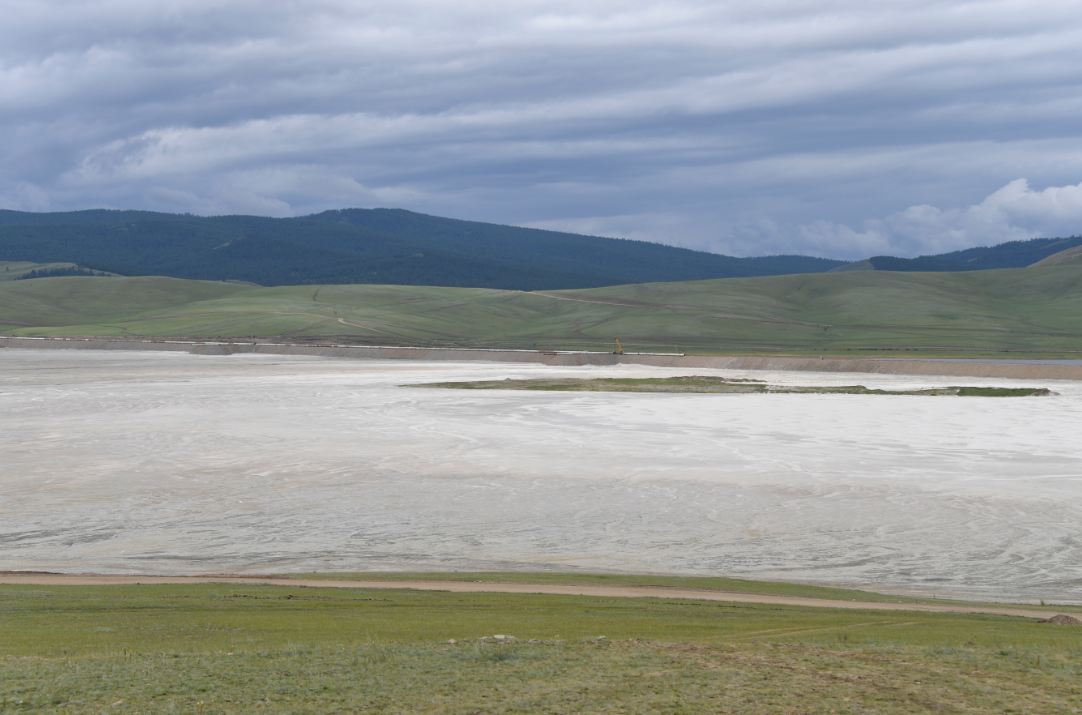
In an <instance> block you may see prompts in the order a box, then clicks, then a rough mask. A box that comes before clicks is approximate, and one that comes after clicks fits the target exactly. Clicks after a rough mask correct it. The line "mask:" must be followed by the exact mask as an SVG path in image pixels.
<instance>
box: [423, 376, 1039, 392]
mask: <svg viewBox="0 0 1082 715" xmlns="http://www.w3.org/2000/svg"><path fill="white" fill-rule="evenodd" d="M406 387H436V388H447V389H454V390H540V391H545V392H668V393H673V392H675V393H702V394H742V393H749V394H750V393H757V394H762V393H770V394H817V395H918V396H925V397H929V396H932V397H938V396H953V397H1040V396H1045V395H1051V394H1052V391H1051V390H1049V389H1047V388H1044V387H975V386H959V385H951V386H944V387H926V388H921V389H916V390H883V389H878V388H871V387H865V386H864V385H771V384H768V383H766V382H764V381H761V380H749V379H743V378H732V377H714V376H707V375H688V376H681V377H642V378H626V377H598V378H542V379H532V380H531V379H525V380H514V379H511V378H508V379H505V380H475V381H467V382H430V383H424V384H420V385H407V386H406Z"/></svg>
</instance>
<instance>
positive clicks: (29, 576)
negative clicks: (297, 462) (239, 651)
mask: <svg viewBox="0 0 1082 715" xmlns="http://www.w3.org/2000/svg"><path fill="white" fill-rule="evenodd" d="M196 583H235V584H244V585H261V586H293V587H301V588H368V589H409V590H416V591H447V592H450V593H533V594H550V595H557V596H595V597H599V598H670V599H689V600H696V601H721V602H725V603H756V604H766V605H776V606H801V607H810V608H845V609H850V610H864V611H919V612H923V613H981V614H988V615H996V616H1018V617H1021V618H1047V617H1049V616H1051V615H1053V613H1056V612H1062V613H1069V614H1073V615H1076V616H1082V611H1079V609H1066V610H1064V609H1057V610H1056V611H1048V610H1037V609H1032V608H1025V607H1015V606H971V605H966V604H951V603H934V604H933V603H927V604H926V603H882V602H875V601H843V600H836V599H825V598H808V597H802V596H768V595H762V594H754V593H739V592H734V591H708V590H699V589H690V588H670V587H663V586H586V585H582V586H577V585H570V584H525V583H481V582H473V581H365V580H361V579H351V580H335V579H304V578H284V577H280V576H106V575H96V574H85V575H84V574H70V575H69V574H52V573H6V574H0V585H15V584H23V585H37V586H109V585H137V584H148V585H151V584H196Z"/></svg>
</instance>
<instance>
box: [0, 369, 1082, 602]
mask: <svg viewBox="0 0 1082 715" xmlns="http://www.w3.org/2000/svg"><path fill="white" fill-rule="evenodd" d="M694 372H696V373H699V374H726V375H732V376H753V377H760V378H762V377H767V378H768V379H769V380H770V381H772V382H785V383H791V384H816V385H825V384H832V385H840V384H865V385H868V386H876V387H881V386H882V387H893V388H899V389H908V388H916V387H926V386H930V385H935V384H957V383H959V382H964V383H965V384H980V385H1006V384H1019V383H1017V382H1012V381H1007V380H990V379H976V378H972V379H970V378H957V377H954V378H928V377H904V376H884V375H874V376H872V375H845V374H829V375H826V374H812V373H771V374H769V375H766V374H764V373H754V374H752V373H740V372H737V371H716V370H705V369H697V370H695V371H694ZM687 373H688V371H687V370H683V371H680V370H673V369H661V368H649V367H641V366H620V367H587V368H553V367H544V366H540V365H536V366H535V365H517V364H498V363H468V364H467V363H418V362H404V361H393V362H392V361H388V362H376V361H348V360H333V359H320V358H300V357H282V356H255V355H249V356H242V355H235V356H222V357H211V356H192V355H186V354H183V353H149V352H147V353H133V352H123V353H119V352H117V353H113V352H90V351H70V352H69V351H30V350H0V448H2V450H3V451H2V452H0V454H2V455H3V461H2V462H0V569H43V570H57V571H109V572H122V573H123V572H140V573H149V572H154V573H165V574H172V573H197V572H221V571H238V572H267V571H279V572H286V571H315V570H329V569H350V570H366V569H422V568H426V569H427V568H436V569H481V568H558V569H569V568H583V569H590V570H620V571H639V572H642V571H650V572H665V573H687V574H720V575H738V576H747V577H753V578H770V579H787V580H799V581H808V582H824V583H846V584H853V585H862V586H871V587H875V588H880V589H887V590H890V589H896V590H910V591H912V590H915V591H920V592H927V593H935V594H937V595H943V596H976V597H982V598H1005V599H1036V598H1044V599H1046V600H1072V601H1082V526H1080V525H1082V499H1079V497H1080V496H1082V448H1080V447H1079V446H1078V437H1077V433H1078V427H1079V425H1082V384H1079V383H1068V382H1060V383H1055V382H1047V383H1040V384H1041V385H1047V386H1049V387H1052V388H1053V389H1054V390H1056V391H1057V392H1058V393H1059V394H1058V395H1056V396H1053V397H1045V398H1016V399H995V398H955V397H890V396H873V395H755V394H749V395H658V394H649V395H646V394H604V393H546V392H517V391H516V392H511V391H508V392H486V391H470V392H463V391H456V390H432V389H406V388H402V387H398V385H400V384H403V383H411V382H413V383H416V382H430V381H445V380H456V379H463V380H478V379H502V378H504V377H547V376H603V375H609V376H611V375H618V376H644V375H650V376H663V375H671V374H687Z"/></svg>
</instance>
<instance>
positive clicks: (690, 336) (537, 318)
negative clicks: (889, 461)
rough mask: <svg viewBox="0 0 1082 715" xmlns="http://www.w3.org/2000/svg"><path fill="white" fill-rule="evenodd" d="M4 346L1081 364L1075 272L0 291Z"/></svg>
mask: <svg viewBox="0 0 1082 715" xmlns="http://www.w3.org/2000/svg"><path fill="white" fill-rule="evenodd" d="M0 332H9V333H16V334H22V335H118V336H119V335H145V336H196V337H208V338H213V337H248V336H262V337H274V338H279V337H284V338H286V339H290V340H305V339H312V340H324V339H332V340H345V341H353V342H360V343H375V344H380V343H382V344H398V345H410V344H414V345H443V346H452V345H473V346H491V347H519V348H587V349H600V350H605V349H611V346H612V340H613V338H614V337H615V336H620V338H621V339H622V340H623V342H624V344H625V345H626V346H627V347H628V349H630V350H636V349H639V350H641V349H654V350H657V349H661V350H678V351H686V352H703V353H709V352H757V353H777V352H783V353H804V354H808V353H811V354H845V353H854V352H855V353H859V354H867V351H883V352H886V353H889V352H898V353H903V352H904V353H905V354H912V353H917V354H920V353H924V354H941V355H942V354H966V353H969V354H972V353H996V352H1000V351H1020V352H1030V353H1044V354H1072V353H1078V352H1079V351H1082V271H1080V270H1078V267H1077V266H1070V265H1066V266H1053V267H1049V268H1027V269H1015V270H999V271H992V272H988V273H981V274H978V273H975V272H962V273H897V272H881V271H863V272H851V273H831V274H806V275H797V276H776V277H764V278H736V279H727V280H711V281H691V282H679V283H653V284H643V285H624V286H615V287H609V288H597V289H591V290H570V291H542V292H528V293H527V292H518V291H504V290H487V289H476V288H438V287H423V286H386V285H342V286H283V287H273V288H265V287H259V286H250V285H241V284H235V283H218V282H206V281H192V280H180V279H174V278H154V277H144V278H42V279H38V280H29V281H9V282H4V283H0Z"/></svg>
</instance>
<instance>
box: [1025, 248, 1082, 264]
mask: <svg viewBox="0 0 1082 715" xmlns="http://www.w3.org/2000/svg"><path fill="white" fill-rule="evenodd" d="M1078 261H1082V245H1078V246H1073V247H1072V248H1067V249H1064V250H1062V251H1060V252H1058V253H1053V254H1052V255H1051V256H1048V257H1047V258H1042V259H1041V260H1039V261H1037V262H1036V263H1034V264H1033V266H1032V267H1033V268H1044V267H1046V266H1059V265H1064V264H1067V263H1077V262H1078Z"/></svg>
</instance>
